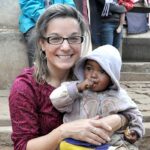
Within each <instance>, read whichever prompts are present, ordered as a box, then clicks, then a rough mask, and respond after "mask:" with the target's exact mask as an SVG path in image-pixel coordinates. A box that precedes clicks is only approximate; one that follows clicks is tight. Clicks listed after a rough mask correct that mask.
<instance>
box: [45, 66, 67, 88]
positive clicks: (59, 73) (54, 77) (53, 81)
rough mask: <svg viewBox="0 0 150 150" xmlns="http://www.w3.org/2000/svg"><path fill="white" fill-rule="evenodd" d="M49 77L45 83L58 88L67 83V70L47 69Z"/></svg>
mask: <svg viewBox="0 0 150 150" xmlns="http://www.w3.org/2000/svg"><path fill="white" fill-rule="evenodd" d="M49 70H50V73H49V74H50V76H49V77H48V78H47V83H48V84H50V85H52V86H54V87H58V86H59V85H60V84H61V83H62V82H64V81H67V79H68V76H69V72H70V71H69V70H60V69H52V68H51V69H49Z"/></svg>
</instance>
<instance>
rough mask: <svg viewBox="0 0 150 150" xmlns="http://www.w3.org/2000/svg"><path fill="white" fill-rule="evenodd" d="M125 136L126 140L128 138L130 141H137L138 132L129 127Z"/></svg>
mask: <svg viewBox="0 0 150 150" xmlns="http://www.w3.org/2000/svg"><path fill="white" fill-rule="evenodd" d="M124 138H125V140H127V141H128V142H130V143H131V144H133V143H135V142H136V141H137V139H138V134H137V132H136V131H134V130H130V129H129V128H127V129H126V130H125V132H124Z"/></svg>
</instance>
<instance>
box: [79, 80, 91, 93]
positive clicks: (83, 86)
mask: <svg viewBox="0 0 150 150" xmlns="http://www.w3.org/2000/svg"><path fill="white" fill-rule="evenodd" d="M93 84H94V80H93V79H85V80H84V81H82V82H80V83H78V84H77V88H78V91H79V92H82V91H84V90H86V89H90V88H91V87H92V86H93Z"/></svg>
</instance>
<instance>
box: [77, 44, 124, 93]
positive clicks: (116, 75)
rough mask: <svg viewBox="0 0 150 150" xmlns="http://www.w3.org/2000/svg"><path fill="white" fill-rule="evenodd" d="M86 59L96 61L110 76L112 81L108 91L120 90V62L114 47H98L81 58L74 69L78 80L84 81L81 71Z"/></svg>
mask: <svg viewBox="0 0 150 150" xmlns="http://www.w3.org/2000/svg"><path fill="white" fill-rule="evenodd" d="M88 59H90V60H94V61H96V62H97V63H98V64H99V65H100V66H101V67H102V68H103V69H104V70H105V72H106V73H107V74H108V75H109V76H110V78H111V81H112V85H111V86H110V87H109V88H110V89H112V90H119V89H120V84H119V80H120V71H121V65H122V60H121V57H120V53H119V51H118V50H117V49H116V48H115V47H113V46H111V45H104V46H100V47H98V48H96V49H95V50H93V51H92V52H91V53H89V54H88V55H87V56H85V57H83V58H81V59H80V60H79V61H78V62H77V64H76V66H75V68H74V74H75V75H76V77H77V78H78V79H79V80H84V78H83V77H84V76H83V69H84V65H85V62H86V60H88Z"/></svg>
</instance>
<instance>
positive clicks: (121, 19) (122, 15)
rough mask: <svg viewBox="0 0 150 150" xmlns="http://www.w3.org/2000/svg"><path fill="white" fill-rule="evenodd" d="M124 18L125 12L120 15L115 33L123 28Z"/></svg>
mask: <svg viewBox="0 0 150 150" xmlns="http://www.w3.org/2000/svg"><path fill="white" fill-rule="evenodd" d="M124 20H125V13H123V14H121V15H120V24H119V26H118V28H117V29H116V32H117V33H120V32H121V30H122V28H123V24H124Z"/></svg>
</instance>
